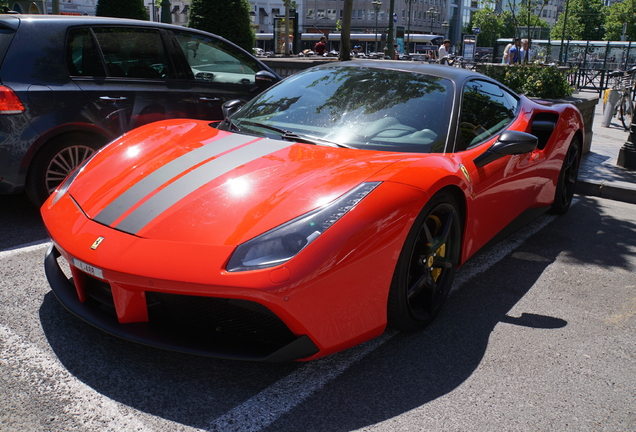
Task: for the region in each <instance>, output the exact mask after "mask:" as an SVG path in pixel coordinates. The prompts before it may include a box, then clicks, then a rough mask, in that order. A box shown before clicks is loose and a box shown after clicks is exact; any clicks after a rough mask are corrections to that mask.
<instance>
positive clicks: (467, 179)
mask: <svg viewBox="0 0 636 432" xmlns="http://www.w3.org/2000/svg"><path fill="white" fill-rule="evenodd" d="M459 169H461V170H462V173H464V177H466V181H467V182H468V183H470V174H468V170H467V169H466V167H465V166H464V165H460V166H459Z"/></svg>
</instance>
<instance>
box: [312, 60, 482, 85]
mask: <svg viewBox="0 0 636 432" xmlns="http://www.w3.org/2000/svg"><path fill="white" fill-rule="evenodd" d="M333 66H336V67H366V68H379V69H393V70H402V71H408V72H415V73H421V74H427V75H433V76H437V77H440V78H447V79H450V80H452V81H457V82H463V81H465V80H466V79H468V78H478V77H479V78H488V77H487V76H485V75H482V74H480V73H478V72H474V71H471V70H468V69H461V68H456V67H451V66H446V65H439V64H429V63H423V62H418V61H404V60H352V61H346V62H336V63H331V64H325V65H322V66H321V67H333Z"/></svg>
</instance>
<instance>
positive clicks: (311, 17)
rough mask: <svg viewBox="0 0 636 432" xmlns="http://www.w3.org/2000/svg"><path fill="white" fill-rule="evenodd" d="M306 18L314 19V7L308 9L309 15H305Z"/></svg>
mask: <svg viewBox="0 0 636 432" xmlns="http://www.w3.org/2000/svg"><path fill="white" fill-rule="evenodd" d="M272 13H274V11H273V10H272ZM305 18H307V19H310V20H312V19H314V10H313V9H307V15H305Z"/></svg>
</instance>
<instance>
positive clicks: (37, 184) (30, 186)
mask: <svg viewBox="0 0 636 432" xmlns="http://www.w3.org/2000/svg"><path fill="white" fill-rule="evenodd" d="M103 144H104V143H102V142H100V141H99V140H98V139H95V138H94V137H91V136H89V135H85V134H78V133H74V134H70V135H62V136H59V137H56V138H53V139H52V140H50V141H49V142H47V143H46V144H44V147H42V148H41V149H40V151H39V152H38V153H37V154H36V156H35V159H34V160H33V161H32V163H31V167H30V168H29V173H28V175H27V181H26V188H25V189H26V193H27V196H28V197H29V199H30V200H31V202H33V204H35V205H36V206H38V207H40V206H41V205H42V204H43V203H44V201H46V199H47V198H48V197H49V195H51V194H52V193H53V191H54V190H55V189H56V188H57V187H58V186H59V185H60V184H61V183H62V182H63V181H64V179H65V178H66V176H68V175H69V174H70V173H71V172H72V171H73V170H74V169H75V168H76V167H77V166H78V165H80V164H81V163H82V162H83V161H84V160H86V159H87V158H89V157H90V156H91V155H92V154H93V153H95V151H96V150H97V149H99V148H100V147H101V146H102V145H103Z"/></svg>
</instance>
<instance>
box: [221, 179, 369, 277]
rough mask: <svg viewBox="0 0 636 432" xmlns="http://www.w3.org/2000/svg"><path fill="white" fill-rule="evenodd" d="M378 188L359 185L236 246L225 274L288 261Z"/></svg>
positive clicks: (367, 184)
mask: <svg viewBox="0 0 636 432" xmlns="http://www.w3.org/2000/svg"><path fill="white" fill-rule="evenodd" d="M379 184H380V182H370V183H361V184H360V185H358V186H356V187H355V188H353V189H351V190H350V191H349V192H347V193H346V194H344V195H343V196H341V197H340V198H338V199H336V200H334V201H332V202H330V203H329V204H327V205H325V206H323V207H321V208H318V209H316V210H313V211H311V212H309V213H307V214H304V215H302V216H300V217H297V218H296V219H293V220H291V221H289V222H286V223H284V224H283V225H281V226H278V227H276V228H274V229H272V230H270V231H267V232H266V233H264V234H261V235H260V236H258V237H255V238H253V239H251V240H248V241H246V242H245V243H243V244H241V245H239V246H238V247H237V248H236V250H235V251H234V253H233V254H232V257H231V258H230V261H229V262H228V264H227V268H226V269H227V271H230V272H233V271H245V270H255V269H262V268H268V267H273V266H276V265H279V264H282V263H284V262H286V261H288V260H290V259H291V258H293V257H294V256H295V255H296V254H297V253H298V252H300V251H301V250H303V249H304V248H305V247H306V246H307V245H308V244H309V243H311V242H313V241H314V240H316V239H317V238H318V236H319V235H320V234H322V233H323V232H325V230H326V229H327V228H329V227H330V226H331V225H333V224H334V223H336V221H337V220H338V219H340V218H341V217H342V216H344V215H345V214H346V213H347V212H348V211H349V210H351V209H352V208H354V207H355V206H356V204H358V203H359V202H360V201H361V200H362V199H363V198H364V197H365V196H367V195H368V194H369V193H370V192H371V191H372V190H373V189H375V188H376V187H377V186H378V185H379Z"/></svg>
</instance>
